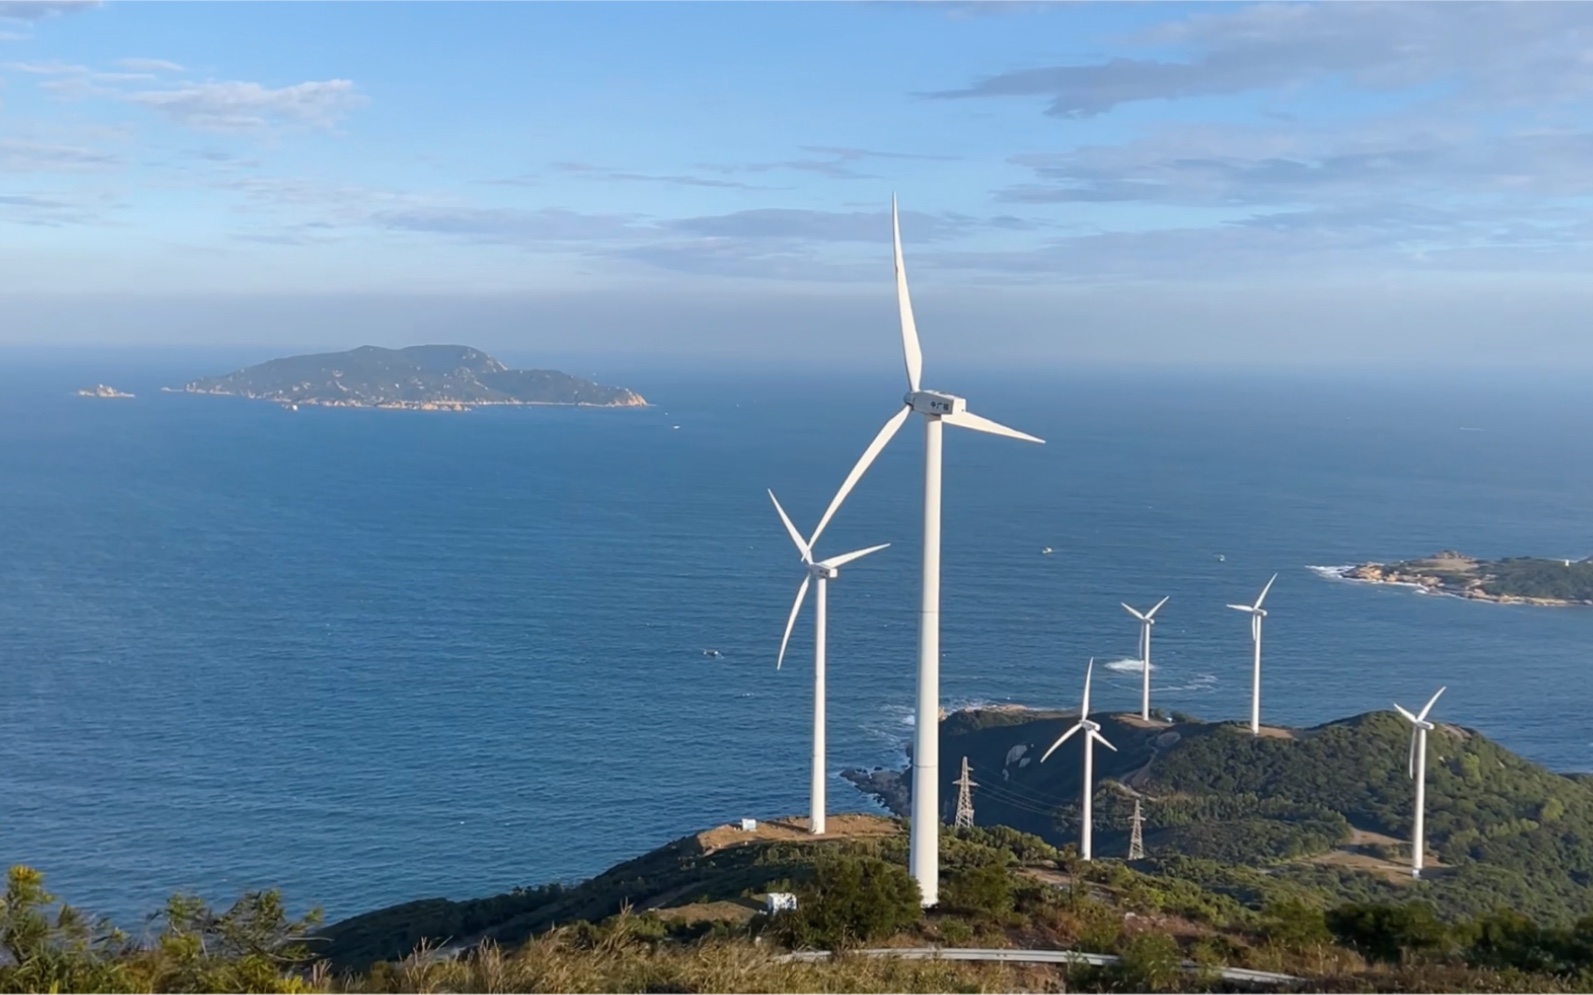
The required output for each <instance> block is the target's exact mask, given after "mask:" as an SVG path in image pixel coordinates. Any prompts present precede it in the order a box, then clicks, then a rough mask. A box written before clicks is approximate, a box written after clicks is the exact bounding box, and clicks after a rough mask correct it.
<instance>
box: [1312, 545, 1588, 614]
mask: <svg viewBox="0 0 1593 995" xmlns="http://www.w3.org/2000/svg"><path fill="white" fill-rule="evenodd" d="M1333 572H1334V573H1335V574H1337V575H1338V576H1340V577H1343V578H1344V579H1345V580H1358V581H1364V582H1366V583H1369V584H1399V585H1403V586H1407V587H1415V588H1417V589H1419V590H1423V591H1428V592H1431V593H1433V594H1449V595H1454V596H1455V597H1459V598H1471V599H1473V600H1476V601H1495V602H1500V603H1504V604H1529V605H1593V558H1589V559H1585V560H1564V559H1561V560H1547V559H1540V558H1538V557H1533V556H1509V557H1505V558H1504V559H1502V560H1479V559H1476V558H1475V557H1470V556H1466V555H1464V554H1462V553H1457V552H1454V551H1453V550H1445V551H1444V552H1442V553H1435V554H1434V555H1432V556H1429V557H1427V558H1426V559H1420V560H1401V561H1400V562H1398V563H1362V564H1359V565H1356V566H1352V567H1343V568H1339V569H1337V570H1335V571H1333Z"/></svg>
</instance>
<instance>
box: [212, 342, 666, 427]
mask: <svg viewBox="0 0 1593 995" xmlns="http://www.w3.org/2000/svg"><path fill="white" fill-rule="evenodd" d="M182 390H183V391H184V392H187V393H191V394H225V395H236V396H240V397H249V398H255V399H258V400H266V401H275V402H277V403H279V404H291V405H299V404H306V405H321V406H326V407H357V408H413V409H418V410H456V411H457V410H463V409H466V408H472V407H478V406H482V405H493V404H501V405H525V404H578V405H592V406H600V407H642V406H645V405H646V404H647V401H646V400H645V399H643V397H642V396H641V395H640V394H637V393H636V392H635V391H632V390H627V389H626V388H624V387H610V386H606V385H603V384H598V383H594V382H592V381H590V380H583V379H581V378H580V377H574V376H571V375H570V374H568V373H561V372H559V371H557V370H511V369H509V368H508V367H506V366H504V365H503V364H502V363H500V362H499V361H498V360H496V359H494V358H493V357H491V356H489V355H487V354H486V353H484V352H482V351H481V350H479V349H472V348H470V347H469V346H453V345H427V346H411V347H409V348H407V349H381V348H377V347H376V346H361V347H360V348H358V349H353V350H350V351H349V352H337V353H323V354H318V355H311V356H290V357H287V358H284V359H273V360H271V361H270V362H266V363H261V364H259V365H257V366H251V367H248V368H247V369H242V370H239V371H237V372H236V373H231V374H228V375H227V376H224V377H206V378H202V379H199V380H193V381H190V382H189V383H187V384H184V385H183V387H182Z"/></svg>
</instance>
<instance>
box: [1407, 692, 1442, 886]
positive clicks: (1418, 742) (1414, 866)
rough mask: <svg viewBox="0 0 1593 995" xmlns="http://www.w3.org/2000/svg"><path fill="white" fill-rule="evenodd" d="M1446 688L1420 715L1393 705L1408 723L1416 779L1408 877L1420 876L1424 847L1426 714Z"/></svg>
mask: <svg viewBox="0 0 1593 995" xmlns="http://www.w3.org/2000/svg"><path fill="white" fill-rule="evenodd" d="M1446 690H1448V689H1447V688H1439V689H1438V693H1437V694H1434V695H1433V696H1432V697H1431V698H1428V699H1427V705H1426V707H1424V708H1423V709H1422V710H1421V712H1420V713H1418V714H1416V715H1412V714H1411V713H1409V712H1407V711H1405V709H1403V708H1401V707H1400V706H1399V703H1398V702H1395V703H1394V709H1395V711H1397V712H1399V714H1401V715H1403V716H1405V719H1406V721H1408V722H1410V724H1411V726H1412V728H1411V731H1410V776H1411V777H1414V778H1415V779H1416V827H1415V832H1414V833H1413V834H1412V835H1413V837H1414V838H1413V839H1412V841H1411V850H1410V876H1411V877H1413V878H1419V877H1421V876H1422V856H1423V851H1422V847H1423V846H1424V845H1425V844H1424V842H1423V838H1422V824H1423V822H1424V821H1425V819H1424V818H1423V812H1422V810H1423V809H1424V808H1425V807H1426V805H1427V732H1428V730H1430V729H1432V728H1433V724H1432V723H1431V722H1428V721H1427V713H1428V712H1430V711H1432V710H1433V704H1434V703H1435V702H1436V701H1438V695H1440V694H1443V693H1444V692H1445V691H1446Z"/></svg>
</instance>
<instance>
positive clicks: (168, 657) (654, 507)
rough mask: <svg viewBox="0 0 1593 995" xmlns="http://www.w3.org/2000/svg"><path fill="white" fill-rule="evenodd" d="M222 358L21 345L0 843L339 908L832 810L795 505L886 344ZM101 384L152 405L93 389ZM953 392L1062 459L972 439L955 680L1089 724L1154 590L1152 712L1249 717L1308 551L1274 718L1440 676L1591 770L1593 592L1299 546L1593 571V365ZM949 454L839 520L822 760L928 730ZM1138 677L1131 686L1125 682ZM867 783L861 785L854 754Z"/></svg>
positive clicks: (5, 427)
mask: <svg viewBox="0 0 1593 995" xmlns="http://www.w3.org/2000/svg"><path fill="white" fill-rule="evenodd" d="M162 363H163V364H164V365H161V364H162ZM229 365H241V364H229ZM211 372H215V370H213V369H211V368H210V366H208V365H205V366H200V367H198V368H196V366H195V365H194V363H192V362H190V363H187V364H185V363H184V362H182V361H179V359H177V358H172V357H167V358H166V359H163V360H162V361H161V362H160V363H154V364H145V365H142V366H139V365H133V366H127V367H125V368H122V367H117V368H114V369H111V370H107V369H106V368H105V367H104V366H103V365H100V366H96V365H95V363H94V362H92V361H90V360H88V359H86V358H79V359H77V360H72V361H70V362H68V361H65V360H62V361H59V362H54V363H51V362H45V361H42V360H32V361H29V362H26V363H22V362H17V363H10V364H8V365H7V366H6V368H4V369H0V862H3V863H6V864H12V863H26V864H30V865H33V866H37V867H39V868H41V869H43V870H44V871H45V872H46V874H47V880H48V881H49V883H50V885H51V886H52V887H53V888H54V889H55V890H57V891H58V892H59V893H60V894H62V895H64V896H65V897H68V898H69V899H71V900H72V901H74V902H76V903H79V904H81V905H84V906H86V907H88V908H91V909H94V910H97V911H101V912H107V913H111V914H114V915H116V916H117V917H118V918H119V919H121V920H122V921H126V922H132V921H134V918H135V917H136V916H138V915H139V914H141V913H143V912H146V911H148V910H151V909H153V908H154V907H156V906H158V905H159V904H160V903H161V902H162V901H163V899H164V897H165V896H166V895H167V894H168V893H170V892H171V891H173V890H176V889H191V890H196V891H198V892H199V893H200V894H202V895H204V896H206V897H207V898H210V899H212V900H229V899H231V898H233V897H236V895H237V894H238V893H239V892H240V891H241V890H243V889H245V888H258V887H280V888H282V889H283V890H284V891H285V893H286V895H287V897H288V899H289V901H290V903H292V904H294V905H295V906H296V907H301V908H302V907H306V906H308V905H310V904H321V905H323V906H324V907H325V909H326V911H327V913H328V915H329V916H331V917H333V918H336V917H339V916H344V915H349V914H353V913H357V912H360V911H364V910H367V909H370V908H374V907H378V906H381V905H384V904H387V903H392V902H398V901H403V900H408V899H412V898H417V897H425V896H433V895H442V896H449V897H461V898H462V897H469V896H477V895H487V894H494V893H497V892H500V891H503V890H506V889H508V888H510V887H512V886H514V885H520V884H533V883H538V882H542V881H547V880H551V879H574V878H580V877H584V876H588V875H590V874H593V873H595V872H598V871H600V870H602V869H604V868H605V867H607V866H609V865H610V864H612V863H614V862H616V861H618V860H621V859H624V858H626V857H629V856H632V855H635V854H637V853H639V852H642V851H644V850H646V849H649V848H651V847H654V846H656V845H659V844H661V843H663V842H665V841H667V840H669V839H671V838H673V837H675V836H677V835H680V834H682V833H685V832H689V831H692V830H694V829H698V828H701V827H704V826H707V825H711V824H714V823H720V822H725V821H728V820H732V819H736V818H739V817H741V816H744V815H754V816H759V817H769V816H774V815H779V814H785V813H795V812H801V811H802V810H803V809H804V808H805V804H806V793H807V774H806V764H807V762H808V745H807V736H808V722H809V717H808V716H809V709H810V707H811V698H810V695H811V672H810V663H811V656H810V653H811V642H810V632H811V622H810V620H809V619H810V617H809V616H806V615H805V616H804V618H803V620H802V622H801V623H800V624H799V627H798V630H797V634H796V636H795V637H794V640H793V647H792V651H791V654H790V656H789V657H788V662H787V665H786V666H785V668H784V669H783V670H780V671H778V672H777V671H776V670H775V669H774V654H775V649H776V647H777V645H778V641H779V636H780V630H781V627H782V626H783V624H784V620H785V614H786V611H787V609H788V607H789V604H790V599H791V597H792V595H793V594H794V591H795V587H796V584H797V582H798V581H799V579H800V571H799V568H798V564H797V561H796V556H795V552H794V550H793V548H792V547H791V544H790V542H789V540H788V539H787V537H786V535H785V533H784V531H783V529H782V528H781V527H780V524H779V522H778V519H777V518H776V517H775V515H774V512H773V510H772V508H771V507H770V505H769V503H768V500H767V498H766V496H765V495H764V493H763V491H764V488H765V487H770V486H772V487H774V488H775V490H776V492H777V493H778V494H779V495H780V497H781V499H782V501H784V502H785V504H786V506H787V507H788V508H789V509H790V510H791V511H792V514H793V516H794V517H795V518H796V520H797V523H798V525H799V526H800V527H802V528H803V529H804V530H806V529H810V528H811V527H812V525H813V523H814V521H815V520H816V518H817V516H818V514H819V513H820V511H821V510H822V509H823V507H824V504H825V503H826V502H827V500H828V498H829V495H830V493H831V492H832V491H833V489H834V488H835V486H836V485H837V484H838V483H839V480H840V478H841V476H842V475H843V474H844V473H845V471H846V469H847V468H848V467H849V466H850V465H851V462H852V460H853V459H854V458H855V457H856V455H857V454H858V452H860V451H861V449H862V447H863V445H864V444H865V443H866V442H867V440H868V439H869V438H870V437H871V436H872V435H873V433H874V431H875V430H876V429H877V427H878V425H879V424H880V423H881V422H882V421H883V420H884V419H885V417H887V416H888V415H889V414H891V413H892V411H893V410H894V407H895V405H896V404H897V403H898V401H897V398H898V397H899V396H900V389H901V388H900V385H899V383H898V382H897V379H896V376H897V374H896V373H895V371H894V370H882V371H879V372H878V373H877V375H875V376H871V377H870V376H852V377H846V378H841V379H831V380H826V379H823V378H818V377H801V376H797V375H792V376H790V377H787V378H784V379H778V378H773V377H768V376H730V375H722V376H717V377H715V376H709V375H702V376H697V377H688V376H684V375H679V374H671V375H662V374H660V375H649V374H648V373H646V371H640V372H636V373H632V374H629V375H627V376H624V377H619V376H614V377H611V379H615V380H620V382H624V383H626V384H627V385H629V386H634V387H636V388H637V389H639V390H641V391H642V392H643V393H645V394H647V395H648V396H649V398H650V399H652V400H653V401H655V404H656V406H655V407H652V408H649V409H647V410H637V411H604V410H569V409H528V410H485V411H478V412H473V413H469V414H464V415H446V414H419V413H407V412H381V411H339V410H325V411H321V410H313V409H307V410H301V411H299V412H297V413H293V412H288V411H284V410H281V409H279V408H277V407H275V406H272V405H267V404H256V403H250V402H246V401H238V400H233V399H225V398H207V397H189V396H180V395H169V394H161V393H159V392H157V391H156V388H157V387H158V386H159V385H160V384H163V383H176V382H181V381H182V380H185V379H187V378H189V377H191V376H194V375H199V374H204V373H211ZM931 372H934V371H931ZM102 379H108V380H109V382H112V383H114V384H116V385H117V386H120V387H124V388H130V389H133V390H135V392H136V393H137V394H138V397H137V398H136V399H135V400H131V401H101V400H90V399H82V398H77V397H74V396H71V391H72V390H74V389H75V388H77V387H80V386H85V385H88V384H91V383H94V382H96V381H98V380H102ZM957 379H958V378H955V377H948V378H946V380H947V382H946V384H945V385H946V386H947V387H950V388H952V389H958V390H959V391H961V392H964V393H967V394H968V395H969V396H970V397H971V398H972V401H973V405H972V406H973V407H974V409H975V410H978V411H980V412H981V413H983V414H986V415H988V416H990V417H994V418H998V419H1000V420H1002V421H1005V422H1007V423H1009V424H1012V425H1014V426H1017V427H1020V428H1023V429H1025V430H1027V431H1031V432H1034V433H1036V434H1038V435H1041V436H1044V437H1045V438H1046V439H1047V440H1048V443H1047V445H1045V446H1043V447H1036V446H1027V445H1024V444H1021V443H1018V442H1013V441H1010V440H1004V439H998V438H991V437H985V436H975V435H971V434H968V433H962V432H952V431H948V432H947V440H946V484H945V533H944V534H945V579H944V588H943V592H944V593H943V599H944V605H943V655H944V658H943V671H944V677H943V685H942V688H943V692H944V697H945V701H946V703H947V704H949V705H955V704H959V703H966V702H971V701H1009V700H1010V701H1018V702H1024V703H1028V704H1035V705H1058V706H1072V705H1074V704H1075V703H1076V701H1077V698H1078V693H1079V687H1080V683H1081V680H1082V676H1083V670H1084V664H1085V661H1086V659H1087V658H1089V657H1090V656H1092V655H1093V656H1095V657H1097V658H1100V659H1101V660H1102V661H1103V662H1104V663H1107V664H1109V665H1110V664H1112V663H1114V662H1116V661H1122V660H1124V658H1126V657H1130V656H1132V655H1133V653H1134V649H1135V639H1136V634H1137V633H1136V629H1135V625H1134V622H1133V620H1132V619H1131V618H1129V617H1128V615H1127V614H1126V613H1125V612H1124V611H1123V610H1122V609H1121V608H1120V607H1119V605H1118V603H1119V602H1120V601H1125V600H1126V601H1128V602H1130V603H1132V604H1136V605H1141V606H1143V605H1148V604H1151V603H1154V602H1155V600H1157V599H1159V598H1160V597H1162V596H1163V595H1171V600H1170V601H1169V602H1168V604H1167V607H1166V608H1164V609H1163V612H1162V614H1161V616H1160V620H1159V624H1158V625H1157V627H1156V633H1155V647H1154V656H1155V660H1156V664H1157V669H1156V671H1155V673H1154V686H1155V700H1156V702H1157V703H1159V704H1161V705H1165V706H1168V707H1173V708H1177V709H1182V710H1185V711H1190V712H1193V713H1196V714H1199V715H1202V716H1205V717H1210V718H1237V717H1241V716H1243V715H1245V714H1246V713H1247V711H1248V689H1249V670H1248V666H1249V641H1248V625H1247V622H1246V620H1245V619H1244V617H1242V616H1240V615H1238V614H1237V613H1235V612H1231V611H1229V610H1227V609H1225V608H1224V607H1223V605H1224V604H1225V603H1227V602H1238V601H1247V600H1249V599H1251V598H1253V597H1254V595H1255V594H1256V593H1257V591H1258V590H1259V589H1260V587H1261V585H1262V584H1263V583H1264V582H1265V581H1266V579H1267V577H1269V576H1270V575H1271V574H1272V573H1273V572H1274V571H1276V572H1278V573H1279V574H1280V576H1279V578H1278V581H1277V584H1276V586H1275V588H1274V589H1273V592H1272V594H1271V595H1270V597H1269V599H1268V608H1269V609H1271V612H1272V614H1271V615H1270V616H1269V617H1268V618H1267V621H1266V641H1265V654H1266V656H1265V668H1264V692H1263V716H1264V718H1265V719H1266V720H1268V721H1274V722H1279V723H1290V724H1314V723H1318V722H1323V721H1327V720H1331V719H1335V718H1339V717H1343V716H1346V715H1350V714H1354V713H1358V712H1362V711H1367V710H1371V709H1379V708H1387V707H1388V705H1389V703H1390V702H1391V701H1394V700H1399V701H1401V702H1402V703H1409V704H1418V703H1420V701H1422V700H1424V699H1425V698H1426V697H1427V696H1428V695H1430V694H1431V693H1432V691H1433V690H1435V689H1436V688H1437V687H1438V686H1439V685H1440V684H1447V685H1448V686H1449V692H1448V694H1447V695H1446V696H1445V697H1444V699H1443V700H1442V702H1441V703H1440V706H1439V709H1438V713H1439V715H1440V716H1441V717H1442V718H1443V719H1444V720H1446V721H1452V722H1458V723H1461V724H1464V725H1468V726H1472V727H1475V728H1477V729H1480V730H1482V731H1483V732H1484V733H1486V734H1487V735H1489V736H1491V737H1495V738H1497V739H1499V740H1501V741H1502V742H1503V743H1505V744H1506V745H1507V746H1509V747H1510V748H1512V749H1514V750H1517V751H1519V752H1521V753H1523V754H1525V755H1526V756H1528V757H1531V758H1533V759H1535V760H1538V761H1540V762H1542V763H1545V764H1547V765H1549V766H1551V767H1554V768H1556V769H1561V770H1585V769H1589V768H1593V734H1590V731H1589V728H1588V723H1587V720H1586V718H1585V716H1584V713H1583V708H1584V707H1585V706H1584V703H1585V702H1587V701H1588V700H1589V699H1590V697H1593V695H1590V692H1593V670H1590V668H1589V666H1588V663H1589V648H1590V646H1593V609H1590V610H1581V609H1546V608H1528V607H1507V606H1496V605H1487V604H1473V603H1467V602H1462V601H1460V600H1456V599H1450V598H1441V597H1426V596H1421V595H1418V594H1416V593H1413V592H1410V591H1406V590H1402V589H1394V588H1380V587H1371V586H1366V585H1356V584H1352V583H1347V582H1343V581H1334V580H1331V579H1327V578H1324V577H1322V576H1320V575H1319V574H1317V573H1314V572H1312V571H1311V570H1310V569H1309V567H1310V566H1311V565H1319V566H1321V565H1335V564H1345V563H1350V562H1355V561H1360V560H1364V559H1376V558H1400V557H1405V556H1411V555H1418V554H1425V553H1429V552H1432V551H1434V550H1436V549H1439V548H1445V547H1457V548H1460V549H1462V550H1464V551H1467V552H1471V553H1475V554H1478V555H1483V556H1498V555H1510V554H1518V553H1530V554H1537V555H1547V556H1562V555H1563V556H1568V557H1582V556H1586V555H1588V554H1589V553H1593V534H1590V531H1589V527H1588V526H1589V523H1590V522H1593V436H1590V434H1589V433H1588V432H1587V431H1586V426H1587V425H1588V424H1590V423H1593V422H1590V416H1593V397H1590V395H1589V393H1588V392H1587V391H1585V390H1576V389H1567V390H1560V389H1556V388H1553V387H1551V386H1549V385H1546V384H1542V383H1538V384H1533V383H1520V382H1517V383H1500V382H1492V383H1490V382H1489V381H1487V380H1484V379H1480V378H1474V379H1470V380H1464V381H1461V380H1446V379H1443V378H1434V377H1427V378H1398V377H1383V378H1380V379H1367V378H1360V379H1355V378H1341V379H1332V378H1327V377H1317V378H1302V377H1293V378H1285V379H1276V378H1263V377H1261V376H1259V375H1257V376H1250V377H1242V376H1232V377H1212V376H1194V375H1173V374H1155V375H1144V376H1140V377H1130V376H1127V375H1104V374H1102V375H1084V374H1074V375H1069V376H1064V377H1061V378H1058V379H1054V380H1049V381H1046V380H1042V379H1040V378H1038V377H1011V378H1001V377H996V376H991V375H981V376H978V377H968V378H962V379H963V381H964V382H952V381H954V380H957ZM931 380H932V381H934V382H936V383H939V382H940V381H939V380H938V379H936V378H934V377H931ZM921 461H922V433H921V429H920V428H919V426H918V425H917V424H916V422H910V423H909V425H908V428H907V429H905V430H904V432H903V433H902V436H901V437H900V438H899V439H898V441H897V442H896V443H894V444H893V446H892V448H891V449H889V450H888V451H887V452H886V454H885V455H884V456H883V457H882V458H881V460H880V462H879V463H878V464H877V466H876V468H875V469H874V471H873V472H872V473H871V474H870V476H869V477H867V478H866V479H865V480H864V482H863V484H862V485H861V486H860V487H859V489H858V491H857V492H856V495H855V497H854V499H853V500H852V501H851V502H850V503H849V504H848V505H847V507H846V508H845V509H844V510H843V511H842V513H841V514H840V516H839V517H838V518H837V519H836V521H835V524H834V525H833V526H832V528H831V529H830V531H829V532H828V533H827V534H826V536H825V538H824V540H823V542H822V548H821V551H822V552H825V553H830V554H833V553H835V552H840V551H844V550H847V549H852V548H855V547H858V546H862V545H869V544H873V543H879V542H889V543H892V544H893V545H892V546H891V548H890V549H888V550H886V551H884V552H882V553H880V554H878V555H876V556H873V557H870V558H869V559H867V560H865V561H862V562H860V563H858V564H855V565H854V566H852V567H849V568H848V569H847V570H846V571H845V572H844V574H843V576H842V578H841V579H840V581H839V582H837V583H836V584H835V585H834V586H833V587H832V589H831V597H830V616H831V617H830V632H831V642H830V688H831V699H830V757H829V759H830V766H831V767H832V771H839V770H840V769H841V768H842V767H845V766H851V765H863V766H872V765H876V764H895V763H898V762H899V761H900V758H901V750H902V745H903V743H904V742H905V740H906V738H907V737H908V736H909V735H910V731H911V706H912V701H913V693H914V684H913V682H914V660H915V654H916V644H915V638H916V636H915V619H916V605H917V597H918V588H917V565H918V545H919V538H918V534H919V500H920V488H921V481H920V474H921ZM1044 547H1052V548H1053V549H1054V553H1052V554H1051V555H1042V553H1041V549H1042V548H1044ZM705 649H714V650H718V651H719V652H720V653H721V654H722V655H721V656H718V657H712V656H707V655H705V654H704V650H705ZM1131 669H1132V668H1130V667H1127V666H1124V665H1123V664H1121V663H1119V664H1118V665H1117V667H1116V669H1113V668H1111V667H1110V666H1108V668H1107V669H1105V670H1103V671H1102V672H1101V674H1100V675H1099V676H1098V678H1097V688H1098V691H1097V701H1099V702H1101V703H1102V704H1103V705H1104V706H1105V707H1108V708H1124V709H1126V708H1130V707H1133V706H1134V704H1135V703H1136V702H1137V687H1138V675H1137V674H1136V673H1133V672H1131ZM831 799H832V805H831V807H832V810H845V809H858V808H867V807H869V804H868V803H867V802H866V801H865V800H864V799H863V798H862V797H860V796H859V795H857V794H856V793H855V792H854V791H853V790H852V789H851V788H850V787H849V786H847V785H846V784H845V783H844V782H842V781H841V780H839V778H832V781H831Z"/></svg>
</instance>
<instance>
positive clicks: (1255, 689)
mask: <svg viewBox="0 0 1593 995" xmlns="http://www.w3.org/2000/svg"><path fill="white" fill-rule="evenodd" d="M1277 579H1278V575H1277V574H1273V575H1272V580H1269V581H1267V586H1266V587H1263V588H1262V589H1261V596H1260V597H1259V598H1257V599H1256V603H1255V604H1253V605H1229V606H1228V607H1229V608H1232V609H1233V610H1234V611H1237V612H1249V613H1250V642H1251V643H1253V644H1254V646H1255V651H1256V656H1255V666H1254V668H1253V669H1252V670H1251V672H1250V731H1251V732H1252V733H1254V734H1256V735H1260V733H1261V620H1262V619H1264V618H1266V617H1267V612H1266V610H1265V609H1264V608H1262V607H1261V602H1263V601H1265V600H1267V592H1268V591H1270V590H1272V581H1273V580H1277Z"/></svg>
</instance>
